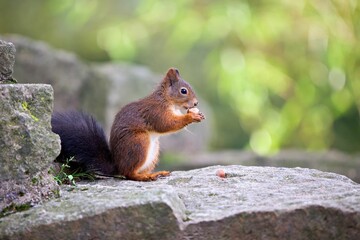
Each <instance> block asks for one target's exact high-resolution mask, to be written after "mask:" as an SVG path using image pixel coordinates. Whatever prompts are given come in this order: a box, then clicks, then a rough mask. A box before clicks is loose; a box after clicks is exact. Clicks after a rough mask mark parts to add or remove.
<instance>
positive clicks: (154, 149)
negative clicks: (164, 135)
mask: <svg viewBox="0 0 360 240" xmlns="http://www.w3.org/2000/svg"><path fill="white" fill-rule="evenodd" d="M160 135H161V134H159V133H150V134H149V140H150V144H149V148H148V151H147V155H146V160H145V162H144V164H143V165H142V166H141V168H140V169H139V173H141V172H143V171H145V170H147V169H149V168H152V167H154V165H155V164H156V163H157V158H158V156H159V137H160Z"/></svg>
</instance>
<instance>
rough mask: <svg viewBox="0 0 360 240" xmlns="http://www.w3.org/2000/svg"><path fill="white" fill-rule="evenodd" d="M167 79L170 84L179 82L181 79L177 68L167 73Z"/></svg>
mask: <svg viewBox="0 0 360 240" xmlns="http://www.w3.org/2000/svg"><path fill="white" fill-rule="evenodd" d="M165 78H166V79H168V80H170V83H171V84H172V83H173V82H177V81H179V79H180V73H179V71H178V70H177V69H176V68H170V69H169V70H168V71H167V73H166V77H165Z"/></svg>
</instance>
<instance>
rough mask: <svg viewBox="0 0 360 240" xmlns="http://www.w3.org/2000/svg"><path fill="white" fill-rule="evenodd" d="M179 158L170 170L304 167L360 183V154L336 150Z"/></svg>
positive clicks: (223, 153) (190, 155) (218, 153)
mask: <svg viewBox="0 0 360 240" xmlns="http://www.w3.org/2000/svg"><path fill="white" fill-rule="evenodd" d="M179 158H181V159H183V161H181V162H178V163H177V164H176V163H175V164H173V165H172V166H171V167H169V166H167V167H166V168H167V169H170V170H172V169H177V170H189V169H194V168H201V167H206V166H211V165H245V166H273V167H303V168H314V169H318V170H321V171H327V172H334V173H338V174H342V175H345V176H347V177H349V178H351V179H352V180H353V181H355V182H358V183H360V155H359V154H357V155H350V154H346V153H343V152H340V151H336V150H328V151H323V152H307V151H303V150H295V149H294V150H282V151H280V152H279V153H277V154H276V155H273V156H259V155H257V154H256V153H254V152H249V151H242V150H228V151H220V152H204V153H198V154H183V155H182V156H181V157H179ZM160 167H161V166H160ZM161 168H162V167H161Z"/></svg>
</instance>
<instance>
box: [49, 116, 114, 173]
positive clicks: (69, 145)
mask: <svg viewBox="0 0 360 240" xmlns="http://www.w3.org/2000/svg"><path fill="white" fill-rule="evenodd" d="M51 125H52V130H53V132H54V133H56V134H58V135H59V136H60V139H61V152H60V155H59V156H58V157H57V161H59V162H65V160H66V159H69V158H72V157H73V158H74V160H73V161H71V162H70V166H71V167H72V168H75V167H76V168H80V169H81V171H84V172H93V173H98V174H112V173H113V164H111V153H110V149H109V144H108V142H107V140H106V136H105V133H104V130H103V128H102V127H101V126H100V124H99V123H98V122H96V120H95V119H94V118H93V117H92V116H90V115H87V114H85V113H83V112H76V111H69V112H63V113H60V112H55V113H54V114H53V115H52V119H51Z"/></svg>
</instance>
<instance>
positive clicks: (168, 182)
mask: <svg viewBox="0 0 360 240" xmlns="http://www.w3.org/2000/svg"><path fill="white" fill-rule="evenodd" d="M220 168H222V169H224V170H225V173H226V175H227V177H226V178H220V177H218V176H216V174H215V173H216V170H218V169H220ZM359 234H360V186H359V185H358V184H356V183H354V182H353V181H351V180H350V179H348V178H346V177H344V176H341V175H337V174H334V173H326V172H321V171H318V170H310V169H303V168H293V169H291V168H273V167H242V166H226V167H221V166H214V167H208V168H203V169H197V170H192V171H188V172H173V173H172V175H171V176H170V177H168V178H164V179H160V180H158V181H156V182H133V181H123V180H114V179H108V180H100V181H97V182H92V183H81V184H79V185H78V187H77V188H76V189H75V190H72V191H70V189H69V187H63V188H62V197H61V198H60V199H57V200H52V201H50V202H48V203H46V204H44V205H43V206H39V207H36V208H32V209H30V210H28V211H25V212H20V213H16V214H13V215H11V216H8V217H5V218H2V219H0V239H24V238H26V239H50V238H51V239H358V236H359Z"/></svg>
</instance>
